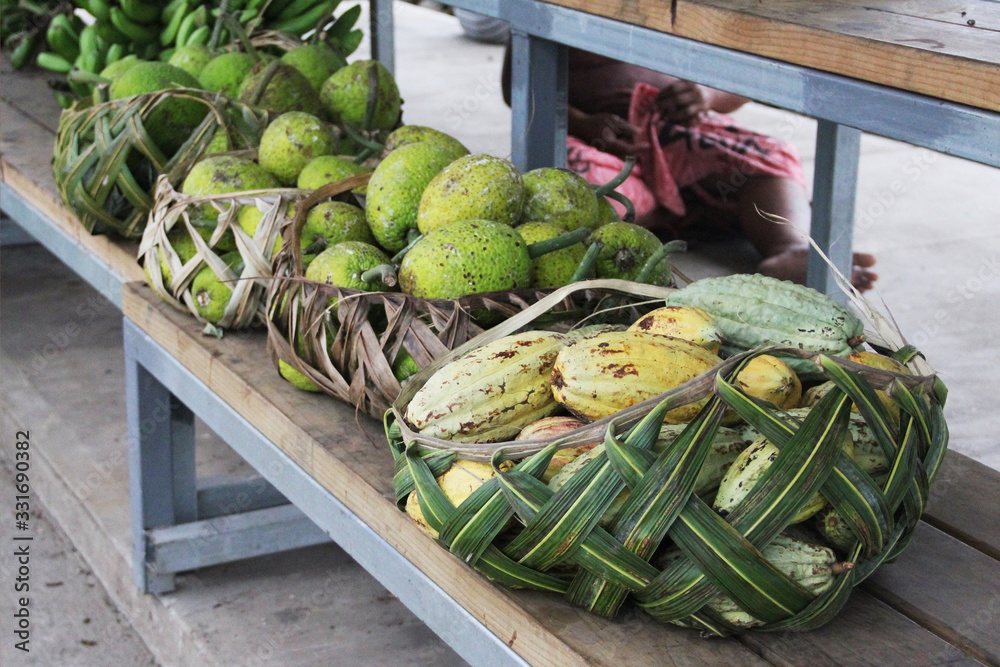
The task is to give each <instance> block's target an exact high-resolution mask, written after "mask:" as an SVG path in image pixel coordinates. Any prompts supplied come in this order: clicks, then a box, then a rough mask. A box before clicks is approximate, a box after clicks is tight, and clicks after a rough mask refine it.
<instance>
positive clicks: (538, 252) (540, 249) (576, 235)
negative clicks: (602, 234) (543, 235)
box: [528, 227, 590, 259]
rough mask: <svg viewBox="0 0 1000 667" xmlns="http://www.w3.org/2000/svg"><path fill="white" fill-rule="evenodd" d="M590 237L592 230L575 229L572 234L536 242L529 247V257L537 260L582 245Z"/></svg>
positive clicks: (567, 233)
mask: <svg viewBox="0 0 1000 667" xmlns="http://www.w3.org/2000/svg"><path fill="white" fill-rule="evenodd" d="M588 236H590V229H588V228H587V227H580V228H579V229H574V230H573V231H571V232H566V233H565V234H560V235H559V236H556V237H554V238H551V239H546V240H544V241H536V242H535V243H532V244H530V245H529V246H528V256H529V257H531V259H535V258H537V257H541V256H542V255H545V254H548V253H550V252H555V251H556V250H562V249H563V248H568V247H569V246H571V245H573V244H575V243H580V242H581V241H583V240H584V239H586V238H587V237H588Z"/></svg>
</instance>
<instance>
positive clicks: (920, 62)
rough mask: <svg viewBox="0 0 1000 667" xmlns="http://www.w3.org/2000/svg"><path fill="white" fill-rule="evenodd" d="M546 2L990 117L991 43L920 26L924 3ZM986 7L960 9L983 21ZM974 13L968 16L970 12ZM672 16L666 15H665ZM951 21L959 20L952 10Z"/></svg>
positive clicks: (928, 21) (989, 34)
mask: <svg viewBox="0 0 1000 667" xmlns="http://www.w3.org/2000/svg"><path fill="white" fill-rule="evenodd" d="M548 1H549V2H551V3H552V4H556V5H560V6H563V7H569V8H572V9H578V10H581V11H584V12H588V13H591V14H595V15H598V16H605V17H608V18H612V19H616V20H619V21H623V22H626V23H631V24H633V25H638V26H642V27H646V28H651V29H653V30H659V31H662V32H667V33H672V34H675V35H678V36H680V37H687V38H690V39H694V40H698V41H700V42H704V43H707V44H714V45H716V46H723V47H727V48H732V49H735V50H738V51H743V52H746V53H751V54H755V55H759V56H763V57H766V58H774V59H777V60H780V61H784V62H789V63H794V64H797V65H803V66H805V67H811V68H815V69H818V70H822V71H825V72H831V73H834V74H842V75H844V76H849V77H852V78H856V79H861V80H863V81H869V82H871V83H876V84H881V85H885V86H891V87H894V88H902V89H904V90H907V91H910V92H915V93H921V94H924V95H931V96H934V97H939V98H941V99H944V100H949V101H952V102H958V103H961V104H968V105H971V106H975V107H979V108H983V109H989V110H992V111H1000V99H998V97H997V95H996V92H995V91H996V90H998V89H1000V67H997V64H998V63H1000V48H998V47H1000V35H998V34H997V33H996V32H995V31H993V30H987V29H981V28H979V27H976V26H969V25H967V24H964V23H951V22H944V21H941V20H938V19H933V18H930V17H931V16H932V15H933V14H934V12H935V11H936V9H937V8H938V4H939V3H936V2H934V0H912V1H911V2H909V3H907V8H908V11H909V14H902V13H898V12H888V11H879V12H878V13H877V16H878V18H877V20H876V19H875V18H874V17H873V12H872V11H871V10H869V9H868V8H867V7H866V6H861V5H855V4H854V3H845V2H823V3H813V2H807V1H805V0H769V1H768V2H760V1H759V0H677V2H676V3H670V2H663V1H662V0H548ZM989 5H990V3H989V2H988V0H970V1H969V2H967V3H965V5H963V7H964V6H968V7H970V11H972V12H973V13H974V14H977V15H978V14H979V13H980V10H982V11H983V13H984V15H987V16H989V17H991V18H990V23H991V24H992V23H994V22H993V20H992V17H993V16H994V15H995V14H996V10H995V8H994V7H991V6H989ZM973 8H974V9H973ZM672 9H676V12H673V11H672ZM959 16H960V12H959Z"/></svg>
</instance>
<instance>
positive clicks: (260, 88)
mask: <svg viewBox="0 0 1000 667" xmlns="http://www.w3.org/2000/svg"><path fill="white" fill-rule="evenodd" d="M280 66H281V61H280V60H275V61H274V62H273V63H269V64H268V66H267V68H266V69H265V70H264V73H263V74H262V75H261V77H260V81H258V82H257V89H256V90H254V91H253V97H251V98H250V106H254V107H255V106H257V105H258V104H260V100H261V99H262V98H263V97H264V93H265V92H267V87H268V86H270V85H271V79H273V78H274V75H275V74H277V73H278V68H279V67H280Z"/></svg>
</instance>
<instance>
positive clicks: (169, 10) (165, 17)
mask: <svg viewBox="0 0 1000 667" xmlns="http://www.w3.org/2000/svg"><path fill="white" fill-rule="evenodd" d="M183 1H184V0H170V2H168V3H167V4H165V5H163V9H161V10H160V23H162V24H163V25H166V24H168V23H170V21H171V20H173V18H174V14H176V13H177V11H178V10H179V9H180V6H181V4H183ZM181 13H182V14H183V13H185V12H183V11H182V12H181Z"/></svg>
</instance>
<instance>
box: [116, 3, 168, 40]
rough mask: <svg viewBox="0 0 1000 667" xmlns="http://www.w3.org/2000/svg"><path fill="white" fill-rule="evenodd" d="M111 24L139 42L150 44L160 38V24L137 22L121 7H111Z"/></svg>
mask: <svg viewBox="0 0 1000 667" xmlns="http://www.w3.org/2000/svg"><path fill="white" fill-rule="evenodd" d="M111 24H112V25H113V26H114V27H116V28H118V30H120V31H121V32H122V34H124V35H126V36H127V37H128V38H129V39H131V40H132V41H133V42H135V43H137V44H143V45H145V44H150V43H152V42H156V41H159V39H160V27H159V26H147V25H143V24H141V23H136V22H135V21H133V20H132V19H130V18H129V17H128V16H126V15H125V12H123V11H122V10H121V8H119V7H112V8H111Z"/></svg>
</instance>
